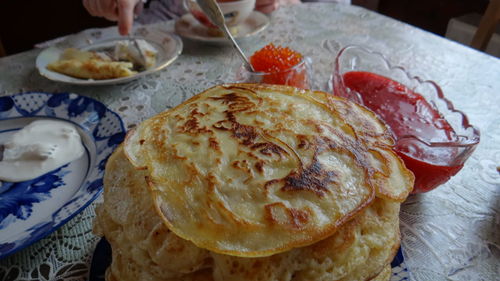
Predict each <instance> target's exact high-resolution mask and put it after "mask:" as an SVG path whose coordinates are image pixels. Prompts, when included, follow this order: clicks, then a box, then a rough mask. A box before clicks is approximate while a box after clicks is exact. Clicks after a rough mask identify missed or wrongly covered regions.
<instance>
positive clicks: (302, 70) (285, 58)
mask: <svg viewBox="0 0 500 281" xmlns="http://www.w3.org/2000/svg"><path fill="white" fill-rule="evenodd" d="M250 63H251V64H252V67H253V68H254V71H250V70H248V69H247V68H246V67H245V66H244V65H242V66H241V67H240V69H239V71H238V73H237V77H236V80H237V81H238V82H248V83H262V84H275V85H288V86H294V87H297V88H301V89H309V88H310V87H311V83H312V76H311V75H312V70H311V60H310V59H309V58H308V57H304V56H303V55H302V54H300V53H299V52H297V51H295V50H292V49H291V48H289V47H282V46H276V45H274V44H272V43H270V44H268V45H266V46H264V47H263V48H261V49H260V50H258V51H256V52H255V53H254V54H253V55H252V56H251V57H250Z"/></svg>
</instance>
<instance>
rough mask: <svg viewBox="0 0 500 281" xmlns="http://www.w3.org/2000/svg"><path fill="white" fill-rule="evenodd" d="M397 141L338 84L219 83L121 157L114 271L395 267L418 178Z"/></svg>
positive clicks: (287, 275)
mask: <svg viewBox="0 0 500 281" xmlns="http://www.w3.org/2000/svg"><path fill="white" fill-rule="evenodd" d="M393 143H394V142H393V140H392V139H391V137H390V134H389V132H388V131H387V128H386V126H385V125H384V123H382V122H381V121H380V119H378V118H377V117H376V116H375V115H374V114H373V113H372V112H371V111H369V110H367V109H366V108H364V107H361V106H359V105H356V104H354V103H352V102H349V101H346V100H344V99H341V98H336V97H332V96H330V95H328V94H326V93H322V92H312V91H306V90H297V89H295V88H291V87H284V86H283V87H282V86H269V85H252V84H232V85H222V86H217V87H214V88H211V89H208V90H207V91H205V92H203V93H201V94H199V95H197V96H195V97H193V98H192V99H190V100H188V101H186V102H184V103H183V104H181V105H179V106H178V107H176V108H174V109H172V110H169V111H168V112H164V113H161V114H158V115H156V116H154V117H152V118H150V119H148V120H146V121H145V122H143V123H142V124H141V125H139V126H138V127H137V128H136V130H135V131H133V132H131V133H129V135H128V136H127V138H126V141H125V144H124V145H123V146H122V147H120V148H119V149H118V150H117V151H116V152H115V153H114V154H113V156H112V157H111V158H110V159H109V161H108V164H107V167H106V174H105V181H104V185H105V193H104V203H103V205H102V206H100V207H99V208H98V209H97V218H96V222H95V231H96V232H97V233H100V234H103V235H104V236H105V237H106V238H107V239H108V240H109V241H110V243H111V245H112V248H113V264H112V266H111V267H110V268H109V269H108V273H107V276H108V277H107V280H108V281H109V280H199V281H201V280H215V281H223V280H235V281H238V280H241V281H247V280H248V281H250V280H263V281H266V280H269V281H271V280H284V281H292V280H293V281H301V280H304V281H305V280H371V279H374V278H378V279H374V280H385V279H384V278H386V277H387V276H388V275H387V274H388V273H387V271H388V269H387V268H388V265H389V264H390V261H391V260H392V258H393V257H394V255H395V252H396V250H397V248H398V247H399V219H398V212H399V206H400V201H402V200H404V199H405V198H406V196H407V195H408V193H409V191H410V190H411V187H412V184H413V175H412V174H411V172H409V171H408V170H407V169H406V168H405V167H404V165H403V164H402V162H401V160H400V159H399V158H398V157H397V155H396V154H395V153H394V152H393V151H392V149H391V146H392V145H393ZM389 275H390V270H389Z"/></svg>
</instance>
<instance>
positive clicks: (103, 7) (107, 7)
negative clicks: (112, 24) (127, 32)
mask: <svg viewBox="0 0 500 281" xmlns="http://www.w3.org/2000/svg"><path fill="white" fill-rule="evenodd" d="M83 6H84V7H85V9H87V11H88V12H89V14H90V15H92V16H94V17H104V18H106V19H108V20H112V21H116V20H117V19H118V10H117V4H116V0H83Z"/></svg>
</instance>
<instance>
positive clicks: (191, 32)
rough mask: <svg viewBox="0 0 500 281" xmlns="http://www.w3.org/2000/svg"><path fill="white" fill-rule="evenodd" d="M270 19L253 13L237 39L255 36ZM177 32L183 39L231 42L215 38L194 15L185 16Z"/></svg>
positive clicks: (245, 22) (244, 23) (266, 25)
mask: <svg viewBox="0 0 500 281" xmlns="http://www.w3.org/2000/svg"><path fill="white" fill-rule="evenodd" d="M269 22H270V21H269V17H268V16H266V15H264V14H263V13H261V12H258V11H253V12H252V13H251V14H250V16H249V17H248V18H247V19H246V20H245V21H244V22H243V23H242V24H241V25H240V26H238V30H237V32H236V33H235V34H233V36H234V38H235V39H240V38H245V37H249V36H253V35H255V34H257V33H259V32H261V31H262V30H264V29H266V27H268V26H269ZM175 31H176V32H177V34H179V35H180V36H182V37H185V38H188V39H192V40H196V41H203V42H210V43H229V40H228V39H226V38H225V37H222V36H213V35H210V34H209V32H208V28H207V27H205V26H204V25H202V24H201V23H200V22H198V20H196V19H195V18H194V17H193V15H192V14H185V15H183V16H182V17H181V18H180V19H179V20H177V22H176V23H175Z"/></svg>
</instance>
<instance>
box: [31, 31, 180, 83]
mask: <svg viewBox="0 0 500 281" xmlns="http://www.w3.org/2000/svg"><path fill="white" fill-rule="evenodd" d="M131 35H132V37H133V38H137V39H144V40H145V41H147V42H148V43H149V44H151V45H152V46H153V47H154V48H155V49H156V50H157V51H158V54H157V60H156V66H155V67H153V68H151V69H148V70H146V71H141V72H139V73H137V74H135V75H132V76H128V77H122V78H115V79H104V80H92V79H79V78H74V77H71V76H67V75H64V74H61V73H57V72H54V71H51V70H48V69H47V65H48V64H49V63H51V62H53V61H56V60H58V59H59V56H60V55H61V53H62V52H63V51H64V49H66V48H70V47H73V48H78V49H82V50H98V49H102V48H109V47H111V46H114V43H115V42H116V41H120V40H128V38H127V37H123V36H120V35H119V34H118V29H117V28H116V27H109V28H103V29H89V30H85V31H82V32H80V33H78V34H75V35H71V36H68V37H67V38H66V39H65V40H63V41H62V42H59V43H57V44H56V45H55V46H53V47H49V48H47V49H45V50H43V51H42V52H41V53H40V54H39V55H38V57H37V58H36V67H37V68H38V71H39V72H40V74H41V75H42V76H44V77H46V78H48V79H50V80H53V81H58V82H64V83H70V84H77V85H109V84H119V83H125V82H128V81H131V80H134V79H137V78H139V77H142V76H144V75H147V74H150V73H154V72H156V71H159V70H161V69H163V68H165V67H166V66H168V65H169V64H171V63H172V62H173V61H174V60H175V59H176V58H177V57H178V56H179V55H180V54H181V52H182V40H181V39H180V38H179V36H177V35H175V34H172V33H171V32H169V31H168V30H167V29H166V28H164V26H163V25H145V26H137V27H135V28H134V30H133V31H132V33H131Z"/></svg>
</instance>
